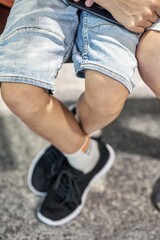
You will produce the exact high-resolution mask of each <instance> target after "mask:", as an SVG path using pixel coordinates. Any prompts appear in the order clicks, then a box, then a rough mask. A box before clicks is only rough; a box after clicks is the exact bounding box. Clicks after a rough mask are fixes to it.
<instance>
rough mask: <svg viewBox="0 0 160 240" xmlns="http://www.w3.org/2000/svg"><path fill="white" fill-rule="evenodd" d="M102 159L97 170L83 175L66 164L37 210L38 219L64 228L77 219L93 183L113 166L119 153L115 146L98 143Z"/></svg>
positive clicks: (95, 168) (96, 167)
mask: <svg viewBox="0 0 160 240" xmlns="http://www.w3.org/2000/svg"><path fill="white" fill-rule="evenodd" d="M98 144H99V151H100V158H99V161H98V163H97V165H96V166H95V167H94V169H93V170H92V171H91V172H89V173H87V174H83V173H82V172H81V171H78V170H76V169H75V168H73V167H71V166H70V165H69V163H68V162H67V161H66V162H67V164H65V165H63V168H62V169H61V171H60V173H59V176H58V177H57V179H56V181H55V183H53V185H52V186H50V189H49V192H48V194H47V196H46V198H45V199H44V201H43V203H42V205H41V206H40V207H39V209H38V211H37V217H38V218H39V220H40V221H42V222H43V223H45V224H47V225H50V226H61V225H63V224H66V223H68V222H70V221H71V220H73V219H74V218H75V217H76V216H77V215H78V214H79V213H80V212H81V210H82V208H83V206H84V204H85V201H86V197H87V193H88V191H89V188H90V186H91V184H93V182H94V181H95V180H96V179H97V178H99V177H100V176H101V175H103V174H105V173H107V172H108V171H109V170H110V168H111V167H112V165H113V163H114V159H115V153H114V150H113V149H112V147H111V146H109V145H107V146H105V145H104V144H103V143H102V142H101V141H98Z"/></svg>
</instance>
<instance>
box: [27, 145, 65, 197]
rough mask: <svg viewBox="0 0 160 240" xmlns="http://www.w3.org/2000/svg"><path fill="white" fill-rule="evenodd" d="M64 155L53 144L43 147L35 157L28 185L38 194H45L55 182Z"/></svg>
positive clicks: (63, 160)
mask: <svg viewBox="0 0 160 240" xmlns="http://www.w3.org/2000/svg"><path fill="white" fill-rule="evenodd" d="M65 160H66V159H65V157H64V155H63V154H62V153H61V152H60V151H59V150H58V149H56V148H55V147H54V146H52V145H50V144H49V145H48V146H46V147H45V148H43V149H42V150H41V151H40V152H39V153H38V154H37V156H36V157H35V158H34V160H33V162H32V164H31V166H30V169H29V173H28V186H29V188H30V190H31V191H32V192H33V193H35V194H36V195H37V196H45V195H46V194H47V192H48V189H49V186H50V184H52V183H54V182H55V180H56V178H57V176H58V174H59V172H60V170H61V167H62V165H63V164H64V162H65Z"/></svg>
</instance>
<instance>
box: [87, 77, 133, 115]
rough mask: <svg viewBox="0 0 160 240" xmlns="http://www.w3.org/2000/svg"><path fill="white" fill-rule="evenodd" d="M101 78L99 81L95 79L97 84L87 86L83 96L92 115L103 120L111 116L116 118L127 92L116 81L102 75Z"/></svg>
mask: <svg viewBox="0 0 160 240" xmlns="http://www.w3.org/2000/svg"><path fill="white" fill-rule="evenodd" d="M102 78H103V79H99V80H100V81H99V80H98V78H97V80H96V81H97V82H98V84H94V83H91V85H90V84H89V85H90V86H89V85H88V86H87V90H86V93H85V96H86V100H87V102H88V105H89V106H90V109H91V111H92V113H94V115H97V116H100V117H101V118H104V119H105V118H108V116H112V115H113V116H114V115H115V116H118V115H119V113H120V112H121V110H122V108H123V106H124V103H125V101H126V99H127V97H128V94H129V92H128V90H127V89H126V88H125V86H124V85H122V84H121V83H119V82H118V81H116V80H113V79H111V78H109V77H107V76H104V75H103V76H102ZM93 81H94V80H93ZM96 81H95V82H96Z"/></svg>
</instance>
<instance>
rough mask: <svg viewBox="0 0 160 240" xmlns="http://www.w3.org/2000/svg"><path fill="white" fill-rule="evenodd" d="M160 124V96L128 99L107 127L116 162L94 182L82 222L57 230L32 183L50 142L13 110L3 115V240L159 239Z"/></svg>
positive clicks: (0, 234) (0, 177)
mask: <svg viewBox="0 0 160 240" xmlns="http://www.w3.org/2000/svg"><path fill="white" fill-rule="evenodd" d="M70 103H73V102H72V101H71V102H69V101H68V102H65V104H66V105H70ZM159 123H160V103H159V101H158V100H156V99H154V98H150V99H132V98H131V99H128V101H127V103H126V105H125V107H124V110H123V112H122V113H121V115H120V116H119V118H118V119H117V120H116V121H115V122H114V123H112V124H110V126H108V127H106V128H104V129H103V139H104V141H105V142H106V143H109V144H111V145H112V146H113V147H114V149H115V151H116V153H117V161H116V164H115V166H114V167H113V169H112V171H110V172H109V174H108V175H107V176H105V177H104V178H102V179H100V180H99V181H98V182H97V184H95V186H93V188H92V189H91V191H90V193H89V196H88V201H87V203H86V206H85V207H84V209H83V211H82V214H80V216H79V217H78V218H77V219H76V220H74V221H73V222H71V223H69V224H67V225H65V226H63V227H62V228H51V227H48V226H45V225H43V224H41V223H40V222H39V221H38V220H37V219H36V218H35V214H34V212H35V209H36V204H37V202H38V201H39V200H38V199H37V198H36V197H35V196H34V195H33V194H32V193H31V192H30V191H29V190H28V187H27V183H26V178H27V171H28V167H29V165H30V163H31V161H32V159H33V157H34V156H35V154H36V153H37V152H38V151H39V149H40V148H41V147H42V146H43V145H45V144H46V142H45V141H44V140H42V139H40V138H39V137H38V136H37V135H35V134H34V133H33V132H31V131H30V130H29V129H28V128H27V127H26V126H25V125H24V124H23V123H22V122H21V121H19V120H18V119H17V118H16V117H14V116H13V115H12V114H7V115H1V116H0V124H1V128H0V159H1V160H0V171H1V175H0V191H1V197H0V206H1V208H0V216H1V224H0V240H8V239H9V240H10V239H12V240H17V239H18V240H31V239H33V240H34V239H35V240H36V239H39V240H53V239H54V240H82V239H83V240H99V239H100V240H155V239H159V236H160V228H159V222H160V214H159V212H158V211H157V210H156V209H155V208H154V207H153V206H152V205H151V201H150V196H151V194H152V190H155V183H156V180H157V179H158V178H159V177H160V165H159V159H160V127H159ZM156 189H157V188H156Z"/></svg>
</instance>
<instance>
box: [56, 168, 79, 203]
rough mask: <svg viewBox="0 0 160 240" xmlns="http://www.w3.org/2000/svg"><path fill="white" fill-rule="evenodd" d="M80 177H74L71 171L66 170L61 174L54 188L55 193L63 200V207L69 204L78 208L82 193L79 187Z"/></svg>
mask: <svg viewBox="0 0 160 240" xmlns="http://www.w3.org/2000/svg"><path fill="white" fill-rule="evenodd" d="M77 179H78V175H77V176H76V175H74V174H73V173H72V172H70V171H69V169H67V168H65V167H64V169H63V170H62V171H61V172H60V174H59V176H58V177H57V180H56V182H55V184H54V185H53V186H52V190H53V192H56V194H57V195H58V196H59V197H60V198H61V199H62V203H61V204H62V205H64V204H65V203H69V204H70V205H72V204H73V206H74V205H76V206H78V205H79V203H80V199H81V193H80V190H79V187H78V185H77Z"/></svg>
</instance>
